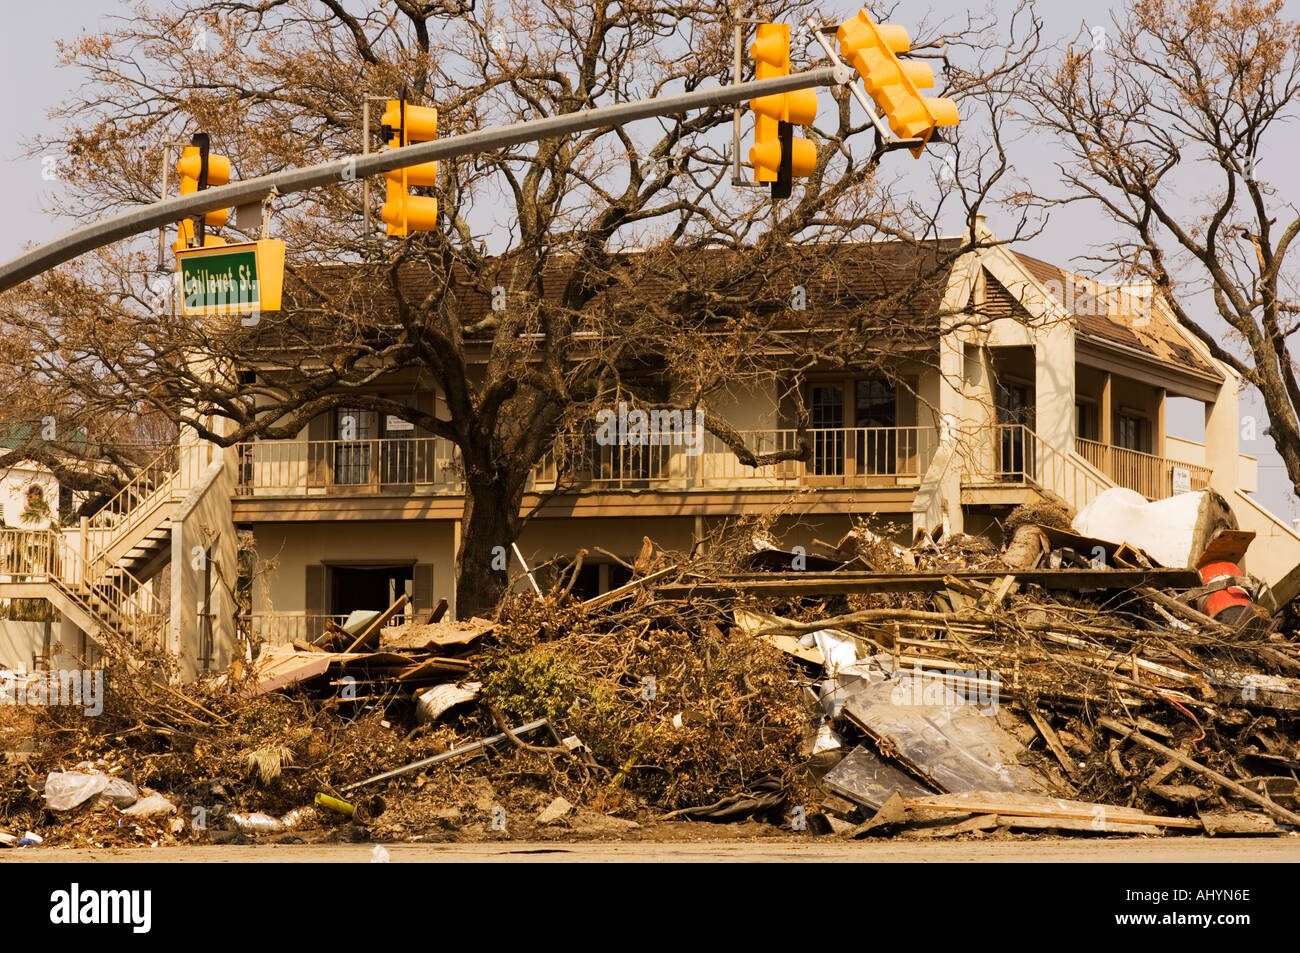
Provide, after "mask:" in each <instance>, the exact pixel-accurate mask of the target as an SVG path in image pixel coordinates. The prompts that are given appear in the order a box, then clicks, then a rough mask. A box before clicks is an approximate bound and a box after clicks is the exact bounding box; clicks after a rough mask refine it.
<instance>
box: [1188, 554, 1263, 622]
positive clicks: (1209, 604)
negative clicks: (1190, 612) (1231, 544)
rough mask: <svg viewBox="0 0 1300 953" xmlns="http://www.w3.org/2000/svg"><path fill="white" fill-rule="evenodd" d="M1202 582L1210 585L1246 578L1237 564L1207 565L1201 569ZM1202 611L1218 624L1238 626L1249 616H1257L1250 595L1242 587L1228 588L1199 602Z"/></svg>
mask: <svg viewBox="0 0 1300 953" xmlns="http://www.w3.org/2000/svg"><path fill="white" fill-rule="evenodd" d="M1200 573H1201V582H1202V583H1204V584H1205V585H1207V586H1208V585H1210V584H1211V583H1213V582H1217V581H1218V580H1220V579H1234V578H1238V577H1243V576H1245V573H1243V572H1242V571H1241V567H1240V566H1238V565H1237V564H1236V563H1228V562H1220V563H1206V564H1205V565H1204V566H1202V567H1201V569H1200ZM1199 601H1200V603H1201V605H1200V610H1201V611H1202V612H1204V613H1205V614H1206V615H1208V616H1209V617H1210V618H1211V619H1214V620H1215V621H1217V622H1222V623H1224V624H1225V625H1231V626H1236V625H1238V624H1239V623H1241V622H1242V620H1243V619H1244V618H1245V617H1247V616H1255V615H1256V613H1255V611H1254V609H1253V607H1252V605H1251V598H1250V593H1249V592H1247V591H1246V590H1245V589H1243V588H1242V587H1241V586H1226V587H1224V588H1223V589H1220V590H1219V591H1218V592H1212V593H1210V594H1209V595H1208V596H1205V597H1204V598H1203V599H1201V600H1199Z"/></svg>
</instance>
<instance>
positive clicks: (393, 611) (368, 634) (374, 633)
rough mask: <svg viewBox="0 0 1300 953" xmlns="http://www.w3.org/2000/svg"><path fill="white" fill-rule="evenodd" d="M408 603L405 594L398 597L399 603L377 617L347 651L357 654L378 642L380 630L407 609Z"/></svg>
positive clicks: (395, 603)
mask: <svg viewBox="0 0 1300 953" xmlns="http://www.w3.org/2000/svg"><path fill="white" fill-rule="evenodd" d="M406 602H407V599H406V594H405V593H403V594H402V595H400V596H398V597H397V601H396V602H394V603H393V604H392V605H391V606H389V607H388V608H387V609H385V610H384V611H383V612H381V613H379V615H378V616H376V617H375V620H374V621H373V622H371V623H370V625H369V626H367V627H366V628H365V630H364V631H363V632H362V633H361V634H360V635H358V636H357V639H356V641H355V642H353V643H352V644H351V645H349V646H348V647H347V649H345V651H347V652H355V651H356V650H357V649H359V648H361V647H362V646H364V645H366V644H367V643H369V642H370V641H371V640H372V639H373V640H376V641H377V640H378V639H379V630H380V629H382V628H383V627H384V624H385V623H387V622H388V620H389V619H391V618H392V617H393V616H395V615H397V613H399V612H401V611H402V609H404V608H405V607H406Z"/></svg>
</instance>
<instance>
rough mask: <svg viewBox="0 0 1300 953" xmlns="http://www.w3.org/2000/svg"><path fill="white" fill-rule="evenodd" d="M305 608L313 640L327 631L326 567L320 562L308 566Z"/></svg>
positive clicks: (310, 637)
mask: <svg viewBox="0 0 1300 953" xmlns="http://www.w3.org/2000/svg"><path fill="white" fill-rule="evenodd" d="M303 609H304V610H305V612H306V615H307V626H306V629H307V633H306V634H307V639H308V641H313V640H315V639H317V638H319V637H320V636H321V635H323V634H324V632H325V619H324V614H325V567H324V566H322V565H320V564H316V565H314V566H313V565H308V566H307V585H306V596H305V598H304V599H303Z"/></svg>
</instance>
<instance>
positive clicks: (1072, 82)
mask: <svg viewBox="0 0 1300 953" xmlns="http://www.w3.org/2000/svg"><path fill="white" fill-rule="evenodd" d="M1298 49H1300V23H1297V22H1295V21H1293V20H1289V19H1287V18H1286V17H1285V15H1284V4H1283V3H1282V2H1281V0H1240V2H1237V0H1233V2H1228V0H1177V2H1169V0H1138V2H1136V3H1134V4H1133V6H1132V7H1131V8H1130V9H1129V10H1128V12H1127V13H1126V15H1125V16H1124V17H1123V18H1122V19H1117V20H1115V22H1114V28H1113V29H1112V30H1106V29H1105V28H1101V32H1100V33H1096V32H1094V34H1093V35H1092V36H1089V37H1088V42H1087V43H1086V44H1083V45H1079V46H1072V47H1070V48H1069V49H1068V50H1066V51H1065V54H1064V56H1063V58H1062V60H1061V61H1060V62H1059V64H1056V65H1055V66H1054V68H1052V69H1050V70H1048V71H1047V72H1046V74H1045V75H1044V78H1043V79H1041V80H1040V81H1038V82H1035V83H1034V84H1032V85H1031V86H1030V87H1028V95H1027V96H1026V99H1027V101H1028V103H1029V107H1030V110H1031V111H1032V113H1033V115H1034V117H1035V122H1036V123H1037V125H1038V126H1039V128H1041V129H1046V130H1051V131H1052V132H1054V133H1056V134H1057V136H1058V137H1059V140H1060V141H1061V142H1062V143H1063V144H1064V146H1065V149H1066V150H1067V152H1068V161H1066V162H1064V163H1063V164H1062V165H1061V172H1062V175H1063V177H1064V181H1065V183H1066V185H1067V187H1068V190H1067V192H1066V194H1065V195H1063V196H1061V197H1059V198H1052V199H1046V200H1040V201H1042V203H1043V204H1044V205H1045V206H1047V207H1051V206H1053V205H1063V204H1068V203H1072V202H1085V203H1093V204H1096V205H1099V206H1100V207H1101V208H1102V209H1104V210H1105V211H1106V212H1107V213H1109V215H1110V217H1111V218H1112V219H1113V220H1114V222H1115V223H1116V224H1117V225H1119V226H1120V234H1119V238H1118V239H1117V240H1116V241H1114V242H1113V243H1111V244H1109V245H1108V246H1106V247H1104V248H1102V249H1101V250H1099V252H1098V253H1097V254H1096V255H1095V256H1094V263H1095V264H1096V265H1097V267H1098V268H1100V269H1112V270H1115V271H1117V272H1118V273H1120V274H1121V275H1123V276H1125V277H1128V278H1138V279H1145V280H1149V281H1152V282H1154V284H1155V285H1156V286H1157V287H1158V288H1160V289H1162V290H1163V291H1164V293H1165V294H1166V295H1167V297H1168V299H1169V301H1170V304H1171V305H1172V307H1173V309H1174V312H1175V313H1176V314H1177V316H1178V318H1179V320H1180V321H1182V322H1183V324H1184V325H1185V326H1186V327H1188V328H1189V329H1190V330H1191V331H1192V333H1193V334H1195V335H1196V336H1197V337H1198V338H1199V339H1200V340H1201V341H1202V342H1203V343H1204V344H1205V345H1206V346H1207V347H1208V348H1209V349H1210V351H1211V352H1212V353H1213V354H1214V355H1215V357H1217V358H1218V359H1219V360H1221V361H1223V362H1224V363H1226V364H1228V365H1229V366H1230V367H1232V368H1233V369H1234V370H1236V371H1237V372H1238V373H1239V374H1240V375H1241V376H1242V378H1243V379H1244V380H1245V381H1247V382H1248V383H1250V384H1252V385H1253V386H1254V387H1255V388H1257V389H1258V390H1259V392H1260V394H1261V395H1262V397H1263V401H1264V406H1265V408H1266V409H1267V412H1268V415H1269V419H1270V421H1271V426H1270V428H1269V429H1270V433H1271V434H1272V438H1273V442H1274V443H1275V445H1276V446H1277V450H1278V453H1280V454H1281V456H1282V460H1283V462H1284V463H1285V464H1286V469H1287V474H1288V475H1289V477H1290V478H1291V481H1292V483H1293V485H1294V486H1295V487H1296V488H1297V490H1300V387H1298V386H1297V381H1296V367H1295V361H1294V358H1293V356H1292V354H1291V351H1290V341H1291V339H1292V336H1293V335H1294V334H1295V333H1296V331H1297V330H1300V299H1297V297H1296V268H1295V264H1294V255H1293V254H1291V253H1292V246H1293V245H1294V243H1295V240H1296V237H1297V234H1300V211H1297V209H1296V206H1295V204H1294V201H1293V199H1292V198H1291V197H1290V196H1289V195H1288V194H1287V192H1288V189H1289V182H1287V180H1288V178H1289V174H1288V173H1287V171H1286V170H1287V169H1288V168H1289V167H1290V164H1289V158H1290V154H1291V152H1293V151H1294V144H1295V139H1294V126H1293V123H1294V121H1295V120H1296V119H1297V117H1300V55H1297V50H1298ZM1026 198H1028V197H1026ZM1211 315H1212V316H1213V317H1215V318H1219V319H1221V320H1222V321H1223V322H1225V323H1226V324H1227V325H1228V327H1229V328H1230V329H1231V332H1232V333H1230V334H1229V335H1228V336H1227V337H1225V336H1224V335H1223V334H1222V333H1221V331H1220V329H1219V328H1218V327H1217V326H1216V325H1215V324H1214V323H1212V320H1206V318H1209V317H1210V316H1211ZM1202 316H1204V317H1202Z"/></svg>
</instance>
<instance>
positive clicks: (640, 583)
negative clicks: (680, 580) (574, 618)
mask: <svg viewBox="0 0 1300 953" xmlns="http://www.w3.org/2000/svg"><path fill="white" fill-rule="evenodd" d="M675 572H677V567H676V566H669V567H667V568H666V569H660V570H658V571H657V572H652V573H650V575H648V576H642V577H641V578H640V579H633V580H632V581H631V582H629V583H625V584H624V585H621V586H619V587H618V588H617V589H611V590H609V592H602V593H601V594H600V595H598V596H592V597H591V598H590V599H588V600H587V601H586V602H584V603H583V604H582V606H583V608H584V609H588V610H590V609H603V608H604V607H605V606H608V605H613V604H614V603H615V602H618V601H619V600H620V599H626V598H627V597H628V596H630V595H632V594H633V593H634V592H636V591H637V590H639V589H641V588H643V587H644V586H646V585H647V584H649V583H652V582H657V581H658V580H660V579H663V578H664V577H665V576H669V575H671V574H673V573H675Z"/></svg>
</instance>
